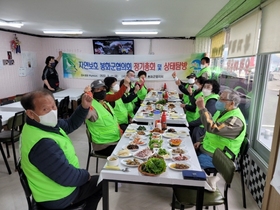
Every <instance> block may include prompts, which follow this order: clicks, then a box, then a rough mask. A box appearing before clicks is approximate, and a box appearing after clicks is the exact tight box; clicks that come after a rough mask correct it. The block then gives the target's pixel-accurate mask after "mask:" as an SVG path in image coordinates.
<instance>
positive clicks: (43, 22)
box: [0, 0, 229, 38]
mask: <svg viewBox="0 0 280 210" xmlns="http://www.w3.org/2000/svg"><path fill="white" fill-rule="evenodd" d="M228 1H229V0H0V20H5V21H21V22H23V23H24V26H23V27H22V28H20V29H17V28H11V27H4V26H0V28H3V29H6V30H13V31H22V32H26V33H30V34H36V35H44V34H43V32H42V31H43V30H75V29H78V30H82V31H83V32H84V33H83V34H82V35H79V36H81V37H108V36H109V37H110V36H117V35H116V34H115V33H114V31H116V30H120V31H131V30H135V31H144V30H150V31H151V30H156V31H158V32H159V33H158V34H157V35H151V36H152V37H186V38H189V37H193V36H195V35H196V34H197V33H198V32H199V31H200V30H201V29H202V28H203V27H204V26H205V25H206V24H207V23H208V22H209V21H210V20H211V18H212V17H213V16H214V15H215V14H216V13H217V12H218V11H219V10H220V9H221V8H222V7H223V6H224V5H225V4H226V3H228ZM134 19H160V20H161V21H162V22H161V24H160V25H155V26H123V25H122V24H121V21H122V20H134ZM49 36H53V35H49ZM64 36H65V35H64ZM130 36H131V35H130ZM133 36H134V37H136V36H135V35H133ZM141 37H143V35H142V36H141ZM145 37H149V36H148V35H145Z"/></svg>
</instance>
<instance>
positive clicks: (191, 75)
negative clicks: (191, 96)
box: [187, 73, 196, 79]
mask: <svg viewBox="0 0 280 210" xmlns="http://www.w3.org/2000/svg"><path fill="white" fill-rule="evenodd" d="M194 77H196V75H195V73H191V74H190V75H189V76H187V79H189V78H194Z"/></svg>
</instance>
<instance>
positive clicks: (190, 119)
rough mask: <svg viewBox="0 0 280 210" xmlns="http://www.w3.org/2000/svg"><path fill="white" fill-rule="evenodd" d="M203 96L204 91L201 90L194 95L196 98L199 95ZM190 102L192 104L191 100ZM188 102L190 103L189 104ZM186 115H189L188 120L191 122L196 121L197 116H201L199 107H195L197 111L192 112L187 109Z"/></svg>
mask: <svg viewBox="0 0 280 210" xmlns="http://www.w3.org/2000/svg"><path fill="white" fill-rule="evenodd" d="M201 96H203V93H202V91H200V92H199V93H198V94H196V96H195V97H194V98H195V100H196V99H198V98H199V97H201ZM189 104H191V102H189ZM189 104H188V105H189ZM186 117H187V121H188V122H191V121H194V120H196V119H197V118H199V117H200V116H199V109H198V108H197V107H196V108H195V112H190V111H187V112H186Z"/></svg>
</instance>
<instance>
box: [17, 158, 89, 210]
mask: <svg viewBox="0 0 280 210" xmlns="http://www.w3.org/2000/svg"><path fill="white" fill-rule="evenodd" d="M17 171H18V175H19V179H20V183H21V185H22V188H23V190H24V193H25V198H26V201H27V204H28V210H48V209H46V208H44V207H42V206H40V205H38V204H37V203H36V202H35V200H34V199H33V196H32V192H31V189H30V188H29V185H28V181H27V178H26V176H25V174H24V172H23V170H22V168H21V164H20V161H19V163H18V165H17ZM85 206H86V203H85V202H83V203H78V204H75V205H73V206H70V207H67V208H65V209H64V210H83V209H84V208H85Z"/></svg>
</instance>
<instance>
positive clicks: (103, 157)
mask: <svg viewBox="0 0 280 210" xmlns="http://www.w3.org/2000/svg"><path fill="white" fill-rule="evenodd" d="M86 133H87V137H88V158H87V166H86V169H87V170H88V168H89V162H90V158H91V157H95V158H96V162H95V165H96V166H95V172H96V173H98V159H99V158H102V159H107V157H108V156H105V155H98V154H96V153H95V152H94V151H93V150H92V145H91V142H92V141H91V139H92V138H91V134H90V132H89V130H88V128H87V129H86Z"/></svg>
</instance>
